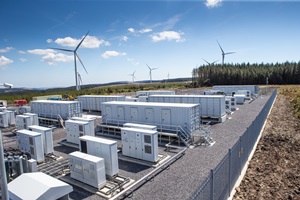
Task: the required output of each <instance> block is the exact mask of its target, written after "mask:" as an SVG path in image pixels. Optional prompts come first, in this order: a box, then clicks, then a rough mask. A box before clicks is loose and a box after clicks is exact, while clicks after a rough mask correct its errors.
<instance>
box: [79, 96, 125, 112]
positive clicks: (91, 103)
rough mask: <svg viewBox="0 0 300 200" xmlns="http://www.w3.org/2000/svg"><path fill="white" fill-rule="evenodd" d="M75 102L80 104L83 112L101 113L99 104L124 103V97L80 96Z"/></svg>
mask: <svg viewBox="0 0 300 200" xmlns="http://www.w3.org/2000/svg"><path fill="white" fill-rule="evenodd" d="M77 100H78V101H80V102H82V109H83V110H94V111H101V104H102V103H103V102H108V101H125V96H109V95H82V96H78V97H77Z"/></svg>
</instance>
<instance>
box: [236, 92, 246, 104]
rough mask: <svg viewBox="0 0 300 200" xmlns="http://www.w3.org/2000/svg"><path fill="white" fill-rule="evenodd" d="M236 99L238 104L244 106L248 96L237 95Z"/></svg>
mask: <svg viewBox="0 0 300 200" xmlns="http://www.w3.org/2000/svg"><path fill="white" fill-rule="evenodd" d="M234 97H235V99H236V104H244V102H245V99H246V95H244V94H235V95H234Z"/></svg>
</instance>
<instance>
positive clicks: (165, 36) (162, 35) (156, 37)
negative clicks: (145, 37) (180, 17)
mask: <svg viewBox="0 0 300 200" xmlns="http://www.w3.org/2000/svg"><path fill="white" fill-rule="evenodd" d="M182 35H183V33H180V32H176V31H163V32H159V33H155V34H153V35H152V36H151V37H152V41H153V42H159V41H163V40H175V41H176V42H183V41H185V39H184V38H182V37H181V36H182Z"/></svg>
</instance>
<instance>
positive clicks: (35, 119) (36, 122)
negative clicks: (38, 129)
mask: <svg viewBox="0 0 300 200" xmlns="http://www.w3.org/2000/svg"><path fill="white" fill-rule="evenodd" d="M23 115H26V116H29V117H30V118H31V124H30V125H39V117H38V115H37V114H35V113H24V114H23Z"/></svg>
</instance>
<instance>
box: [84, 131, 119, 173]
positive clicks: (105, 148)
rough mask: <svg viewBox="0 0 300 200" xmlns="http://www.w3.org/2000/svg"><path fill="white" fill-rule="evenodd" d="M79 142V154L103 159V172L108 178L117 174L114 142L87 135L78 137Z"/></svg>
mask: <svg viewBox="0 0 300 200" xmlns="http://www.w3.org/2000/svg"><path fill="white" fill-rule="evenodd" d="M79 140H80V144H79V149H80V151H81V152H83V153H87V154H90V155H94V156H98V157H101V158H104V163H105V172H106V174H107V175H108V176H114V175H116V174H117V173H118V172H119V164H118V153H117V142H116V141H113V140H107V139H103V138H98V137H92V136H88V135H85V136H82V137H80V138H79Z"/></svg>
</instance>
